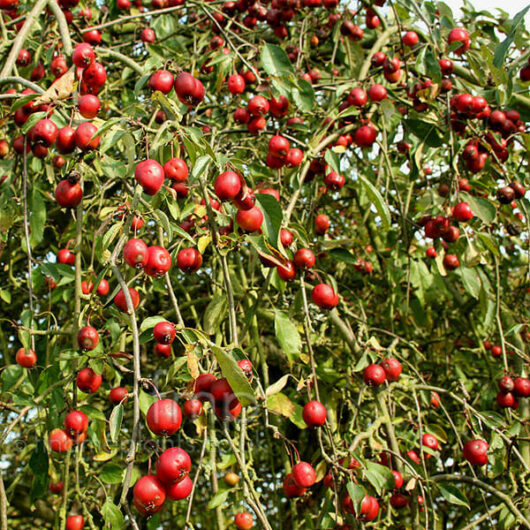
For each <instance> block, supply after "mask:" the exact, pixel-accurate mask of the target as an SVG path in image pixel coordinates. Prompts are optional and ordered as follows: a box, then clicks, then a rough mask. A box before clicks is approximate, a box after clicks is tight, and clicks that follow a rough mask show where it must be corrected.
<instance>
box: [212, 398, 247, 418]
mask: <svg viewBox="0 0 530 530" xmlns="http://www.w3.org/2000/svg"><path fill="white" fill-rule="evenodd" d="M241 410H242V406H241V403H240V402H239V401H234V402H232V403H226V402H223V403H220V404H218V403H216V404H215V415H216V416H217V417H218V418H219V419H220V420H221V421H223V422H231V421H234V420H235V419H236V418H237V417H238V416H239V415H240V414H241Z"/></svg>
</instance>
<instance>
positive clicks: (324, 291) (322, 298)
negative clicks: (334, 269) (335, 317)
mask: <svg viewBox="0 0 530 530" xmlns="http://www.w3.org/2000/svg"><path fill="white" fill-rule="evenodd" d="M311 299H312V300H313V303H314V304H315V305H317V306H318V307H320V308H321V309H333V308H334V307H336V306H337V305H338V304H339V295H338V294H336V293H335V291H334V290H333V287H330V286H329V285H326V284H325V283H319V284H318V285H315V287H313V290H312V291H311Z"/></svg>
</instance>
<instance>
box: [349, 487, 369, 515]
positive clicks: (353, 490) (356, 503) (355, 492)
mask: <svg viewBox="0 0 530 530" xmlns="http://www.w3.org/2000/svg"><path fill="white" fill-rule="evenodd" d="M346 490H347V491H348V495H349V496H350V499H351V500H352V502H353V509H354V510H355V513H361V503H362V502H363V499H364V497H365V496H366V490H365V489H364V488H363V487H362V486H359V484H355V482H352V481H351V480H350V481H349V482H348V484H346Z"/></svg>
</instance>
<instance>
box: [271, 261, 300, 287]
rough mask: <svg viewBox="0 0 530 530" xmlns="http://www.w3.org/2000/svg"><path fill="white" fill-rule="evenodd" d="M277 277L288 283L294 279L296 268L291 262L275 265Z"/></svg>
mask: <svg viewBox="0 0 530 530" xmlns="http://www.w3.org/2000/svg"><path fill="white" fill-rule="evenodd" d="M276 270H277V272H278V276H279V277H280V278H281V279H282V280H283V281H284V282H289V281H291V280H293V279H294V278H295V277H296V267H295V265H294V263H293V262H292V261H287V262H286V263H284V264H283V265H277V267H276Z"/></svg>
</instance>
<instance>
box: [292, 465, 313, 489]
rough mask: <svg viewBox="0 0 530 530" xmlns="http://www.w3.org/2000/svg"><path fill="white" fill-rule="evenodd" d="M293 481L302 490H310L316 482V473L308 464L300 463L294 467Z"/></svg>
mask: <svg viewBox="0 0 530 530" xmlns="http://www.w3.org/2000/svg"><path fill="white" fill-rule="evenodd" d="M293 480H294V482H295V484H296V485H297V486H298V487H300V488H310V487H311V486H312V485H313V484H314V483H315V481H316V473H315V470H314V468H313V466H312V465H311V464H309V463H308V462H298V464H296V465H295V466H294V467H293Z"/></svg>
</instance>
